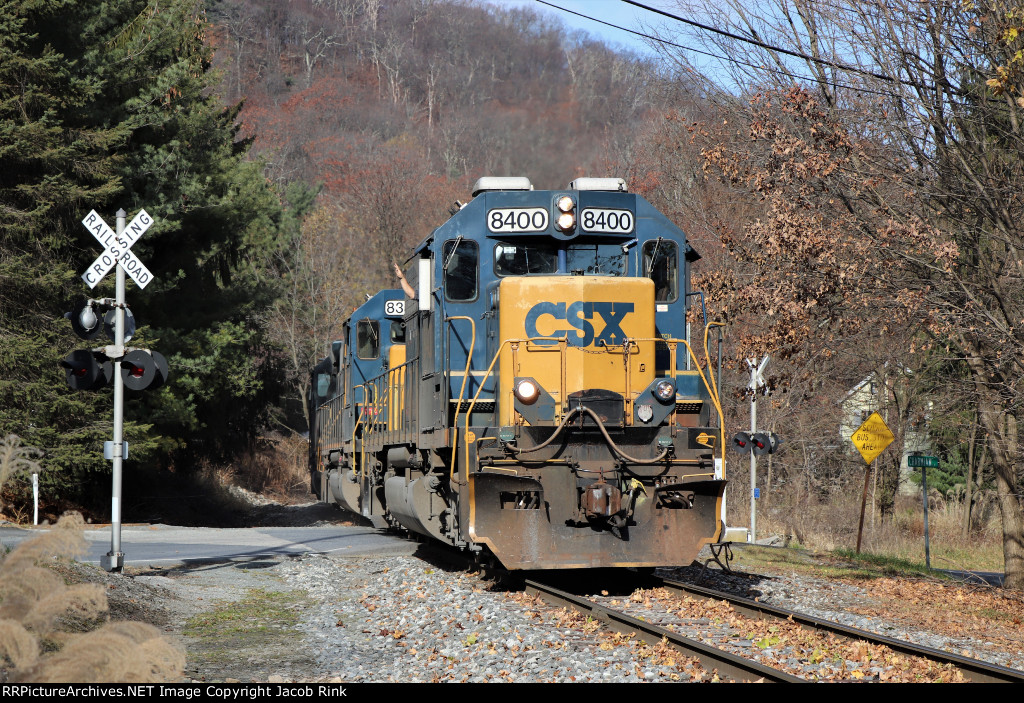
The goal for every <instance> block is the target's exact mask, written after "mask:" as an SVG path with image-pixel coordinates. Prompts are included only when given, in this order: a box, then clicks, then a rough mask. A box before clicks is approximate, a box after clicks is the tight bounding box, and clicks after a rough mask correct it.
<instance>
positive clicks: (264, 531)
mask: <svg viewBox="0 0 1024 703" xmlns="http://www.w3.org/2000/svg"><path fill="white" fill-rule="evenodd" d="M44 529H46V528H27V529H25V528H20V527H0V544H3V545H4V546H6V547H14V546H16V545H17V544H19V543H21V542H23V541H24V540H26V539H29V538H31V537H32V536H33V535H35V534H38V533H39V531H41V530H44ZM85 538H86V540H87V542H88V545H89V551H88V554H87V555H86V556H83V557H82V558H81V559H80V561H82V562H85V563H91V564H99V563H100V557H102V556H103V555H105V554H106V553H107V552H109V551H110V526H109V525H107V526H103V527H94V526H89V527H88V528H87V529H86V530H85ZM417 546H418V545H417V544H416V543H415V542H413V541H412V540H407V539H403V538H399V537H396V536H394V535H388V534H385V533H382V532H379V531H377V530H374V529H373V528H370V527H352V526H345V525H330V526H325V527H249V528H209V527H169V526H166V525H123V526H122V527H121V551H122V552H123V553H124V555H125V566H136V567H144V566H150V565H153V566H173V565H176V564H193V563H196V562H202V561H224V560H229V559H230V560H244V559H255V558H266V557H270V556H285V555H289V554H302V553H308V552H316V553H345V554H348V555H358V554H412V553H413V552H414V551H416V548H417Z"/></svg>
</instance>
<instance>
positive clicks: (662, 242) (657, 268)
mask: <svg viewBox="0 0 1024 703" xmlns="http://www.w3.org/2000/svg"><path fill="white" fill-rule="evenodd" d="M644 276H647V277H648V278H650V279H651V280H652V281H654V299H655V300H661V301H665V302H673V301H675V300H678V299H679V249H678V247H677V246H676V243H675V242H673V241H670V240H668V239H662V238H661V237H658V238H657V239H654V240H651V241H649V242H646V243H645V244H644Z"/></svg>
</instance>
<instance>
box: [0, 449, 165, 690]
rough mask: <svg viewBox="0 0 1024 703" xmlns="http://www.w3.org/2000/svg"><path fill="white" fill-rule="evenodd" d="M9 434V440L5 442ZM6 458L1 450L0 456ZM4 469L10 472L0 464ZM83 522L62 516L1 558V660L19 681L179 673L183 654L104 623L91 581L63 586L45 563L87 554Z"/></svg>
mask: <svg viewBox="0 0 1024 703" xmlns="http://www.w3.org/2000/svg"><path fill="white" fill-rule="evenodd" d="M9 440H10V438H8V441H9ZM4 456H16V455H15V454H6V455H0V461H2V460H3V458H4ZM3 475H5V476H6V475H10V473H9V472H7V471H6V470H5V472H4V474H3ZM83 526H84V520H83V519H82V516H81V515H80V514H78V513H68V514H66V515H64V516H63V517H62V518H61V519H60V520H59V521H58V522H57V525H56V526H55V527H54V529H52V530H49V531H48V532H44V533H43V534H41V535H39V536H38V537H35V538H34V539H31V540H28V541H26V542H23V543H22V544H20V545H18V546H17V547H16V548H15V549H13V550H12V551H11V552H9V553H8V554H7V555H6V556H5V557H4V558H3V561H0V666H2V667H4V668H6V669H7V670H8V672H7V673H8V677H7V679H8V680H9V681H12V682H23V683H71V682H75V683H100V682H128V683H136V682H157V681H172V680H176V679H179V678H180V677H181V675H182V672H183V671H184V668H185V653H184V652H183V651H181V649H180V648H179V647H177V646H175V645H174V644H172V643H171V642H169V641H167V640H165V639H163V637H162V636H161V634H160V631H159V630H157V629H156V628H155V627H153V626H151V625H147V624H145V623H138V622H107V617H108V604H107V595H106V591H105V590H104V588H103V586H101V585H99V584H95V583H83V584H77V585H71V586H69V585H66V584H65V583H64V580H63V579H62V578H61V577H59V576H58V575H57V574H55V573H54V572H53V571H51V570H50V569H48V568H46V566H45V565H46V564H52V563H53V562H54V560H55V559H68V558H71V557H74V556H78V555H81V554H82V553H84V552H85V548H86V543H85V538H84V537H83V535H82V529H83Z"/></svg>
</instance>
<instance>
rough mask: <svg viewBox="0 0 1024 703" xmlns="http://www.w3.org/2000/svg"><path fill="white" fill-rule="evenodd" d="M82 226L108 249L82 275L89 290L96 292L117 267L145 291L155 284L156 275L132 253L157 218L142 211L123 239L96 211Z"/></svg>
mask: <svg viewBox="0 0 1024 703" xmlns="http://www.w3.org/2000/svg"><path fill="white" fill-rule="evenodd" d="M82 224H83V225H85V228H86V229H87V230H89V231H90V232H92V236H94V237H96V241H98V242H99V243H100V244H101V245H102V246H103V248H104V252H103V253H102V254H100V257H99V258H98V259H96V261H94V262H92V265H91V266H89V268H87V269H86V270H85V273H83V274H82V280H83V281H85V283H86V285H87V286H89V287H90V288H95V287H96V284H97V283H99V282H100V281H101V280H103V277H104V276H106V275H107V274H108V273H109V272H110V269H112V268H114V266H115V265H116V264H120V265H121V268H123V269H124V270H125V272H126V273H127V274H128V275H129V276H131V277H132V280H133V281H135V283H136V284H137V285H138V286H139V288H145V287H146V284H148V283H149V282H150V281H152V280H153V274H152V273H150V272H149V269H148V268H146V267H145V265H144V264H143V263H142V262H141V261H139V259H138V257H136V256H135V255H134V254H133V253H132V252H131V248H132V245H133V244H135V242H137V241H139V237H141V236H142V235H143V233H145V231H146V230H147V229H149V227H150V225H152V224H153V218H152V217H150V216H149V213H148V212H146V211H145V210H139V214H137V215H136V216H135V217H134V218H133V219H132V221H131V222H129V223H128V226H127V227H125V228H124V233H123V234H122V235H121V238H120V239H118V238H117V234H115V233H114V230H112V229H110V227H109V226H108V225H107V223H106V222H104V221H103V218H102V217H100V216H99V215H98V214H96V211H95V210H90V211H89V214H88V215H86V216H85V219H84V220H82Z"/></svg>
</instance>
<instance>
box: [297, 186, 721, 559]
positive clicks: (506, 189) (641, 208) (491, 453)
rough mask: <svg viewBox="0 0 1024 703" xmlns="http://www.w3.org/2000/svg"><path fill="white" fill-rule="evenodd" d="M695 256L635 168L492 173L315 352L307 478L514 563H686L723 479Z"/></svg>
mask: <svg viewBox="0 0 1024 703" xmlns="http://www.w3.org/2000/svg"><path fill="white" fill-rule="evenodd" d="M697 258H699V257H698V255H697V254H696V252H695V251H693V249H691V248H690V246H689V245H688V244H687V242H686V237H685V235H684V234H683V232H682V231H681V230H680V229H679V228H678V227H676V226H675V225H673V224H672V223H671V222H670V221H669V220H668V219H667V218H666V217H665V216H664V215H662V214H661V213H660V212H658V211H657V210H656V209H655V208H654V207H653V206H652V205H651V204H650V203H648V202H647V201H646V200H645V199H644V198H642V197H641V196H639V195H636V194H632V193H629V192H628V190H627V188H626V184H625V183H624V182H623V181H622V180H621V179H617V178H580V179H577V180H576V181H573V182H572V183H570V184H569V187H568V188H566V189H565V190H556V191H535V190H533V188H532V186H531V184H530V182H529V180H528V179H526V178H481V179H480V180H478V181H477V183H476V185H475V186H474V189H473V199H472V200H471V201H470V202H469V203H467V204H465V205H461V208H460V209H458V211H457V212H455V213H454V214H453V215H452V217H451V219H449V220H448V221H447V222H446V223H445V224H443V225H441V226H440V227H438V228H437V229H436V230H434V232H433V233H432V234H431V235H430V236H428V237H427V238H426V239H424V240H423V241H422V242H420V244H419V245H418V246H417V247H416V249H415V251H414V253H413V255H412V257H411V258H410V259H409V261H408V262H407V263H408V265H407V266H406V269H407V273H406V278H408V279H409V283H410V284H411V285H412V290H414V291H415V295H414V296H409V295H407V294H406V293H405V292H403V291H402V290H401V289H393V290H384V291H380V292H379V293H377V294H376V295H375V296H373V297H372V298H370V299H369V300H367V302H366V303H365V304H364V305H362V306H361V307H359V308H358V309H357V310H356V311H355V312H354V313H353V314H352V316H351V317H350V318H349V319H348V321H347V322H346V323H345V326H344V334H343V339H341V340H339V341H337V342H335V343H334V345H333V347H332V354H331V356H329V357H328V358H326V359H324V360H323V361H321V362H320V363H319V364H318V365H317V366H316V367H315V368H314V369H313V372H312V379H311V380H312V384H311V386H312V391H311V398H310V402H311V404H312V406H313V407H315V408H316V411H315V423H314V425H315V426H314V427H313V428H312V429H311V432H310V469H311V474H312V483H313V490H314V491H315V492H316V493H317V495H318V496H320V498H321V499H322V500H325V501H336V502H337V503H339V504H340V505H342V506H343V507H345V508H347V509H349V510H352V511H354V512H356V513H359V514H362V515H364V516H365V517H367V518H369V519H370V520H371V521H373V523H374V524H375V525H377V526H379V527H385V526H391V527H396V528H404V529H407V530H410V531H412V532H415V533H419V534H422V535H425V536H427V537H430V538H433V539H436V540H439V541H441V542H446V543H448V544H451V545H454V546H457V547H460V548H463V549H469V550H473V551H476V552H480V553H481V554H482V555H487V554H489V555H493V556H494V557H495V558H497V559H498V560H499V561H500V562H501V564H502V565H504V566H505V567H506V568H508V569H552V568H585V567H627V566H628V567H650V566H663V565H677V564H688V563H690V561H691V560H692V559H693V558H694V557H695V556H696V555H697V552H698V551H699V550H700V548H701V547H702V546H703V545H704V544H707V543H710V542H714V541H717V540H718V539H719V538H720V536H721V533H722V530H723V523H722V508H723V506H722V501H723V491H724V489H725V483H726V482H725V479H724V476H723V470H722V467H723V466H724V457H723V456H722V453H723V451H724V435H723V430H722V428H721V426H720V425H721V422H720V419H719V418H721V407H720V404H719V396H718V392H717V389H716V388H715V378H716V376H715V375H714V374H713V373H712V370H711V366H712V364H711V362H710V359H709V356H708V353H707V342H708V336H709V331H711V329H712V327H713V326H714V323H713V324H712V325H711V326H708V325H707V324H706V322H705V327H704V330H703V331H702V335H701V336H702V339H703V345H702V346H703V355H702V358H704V359H707V363H706V364H704V365H702V364H700V363H699V362H698V356H697V355H696V354H695V352H694V350H693V349H692V348H691V345H690V343H689V339H688V326H687V323H686V315H685V312H686V308H687V305H688V303H689V302H690V301H692V300H693V299H694V298H693V297H692V296H691V295H690V286H689V283H690V281H689V266H690V263H691V262H692V261H694V260H696V259H697ZM712 418H714V419H715V421H716V424H717V425H719V426H717V427H712V426H711V424H712V423H711V421H712Z"/></svg>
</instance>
